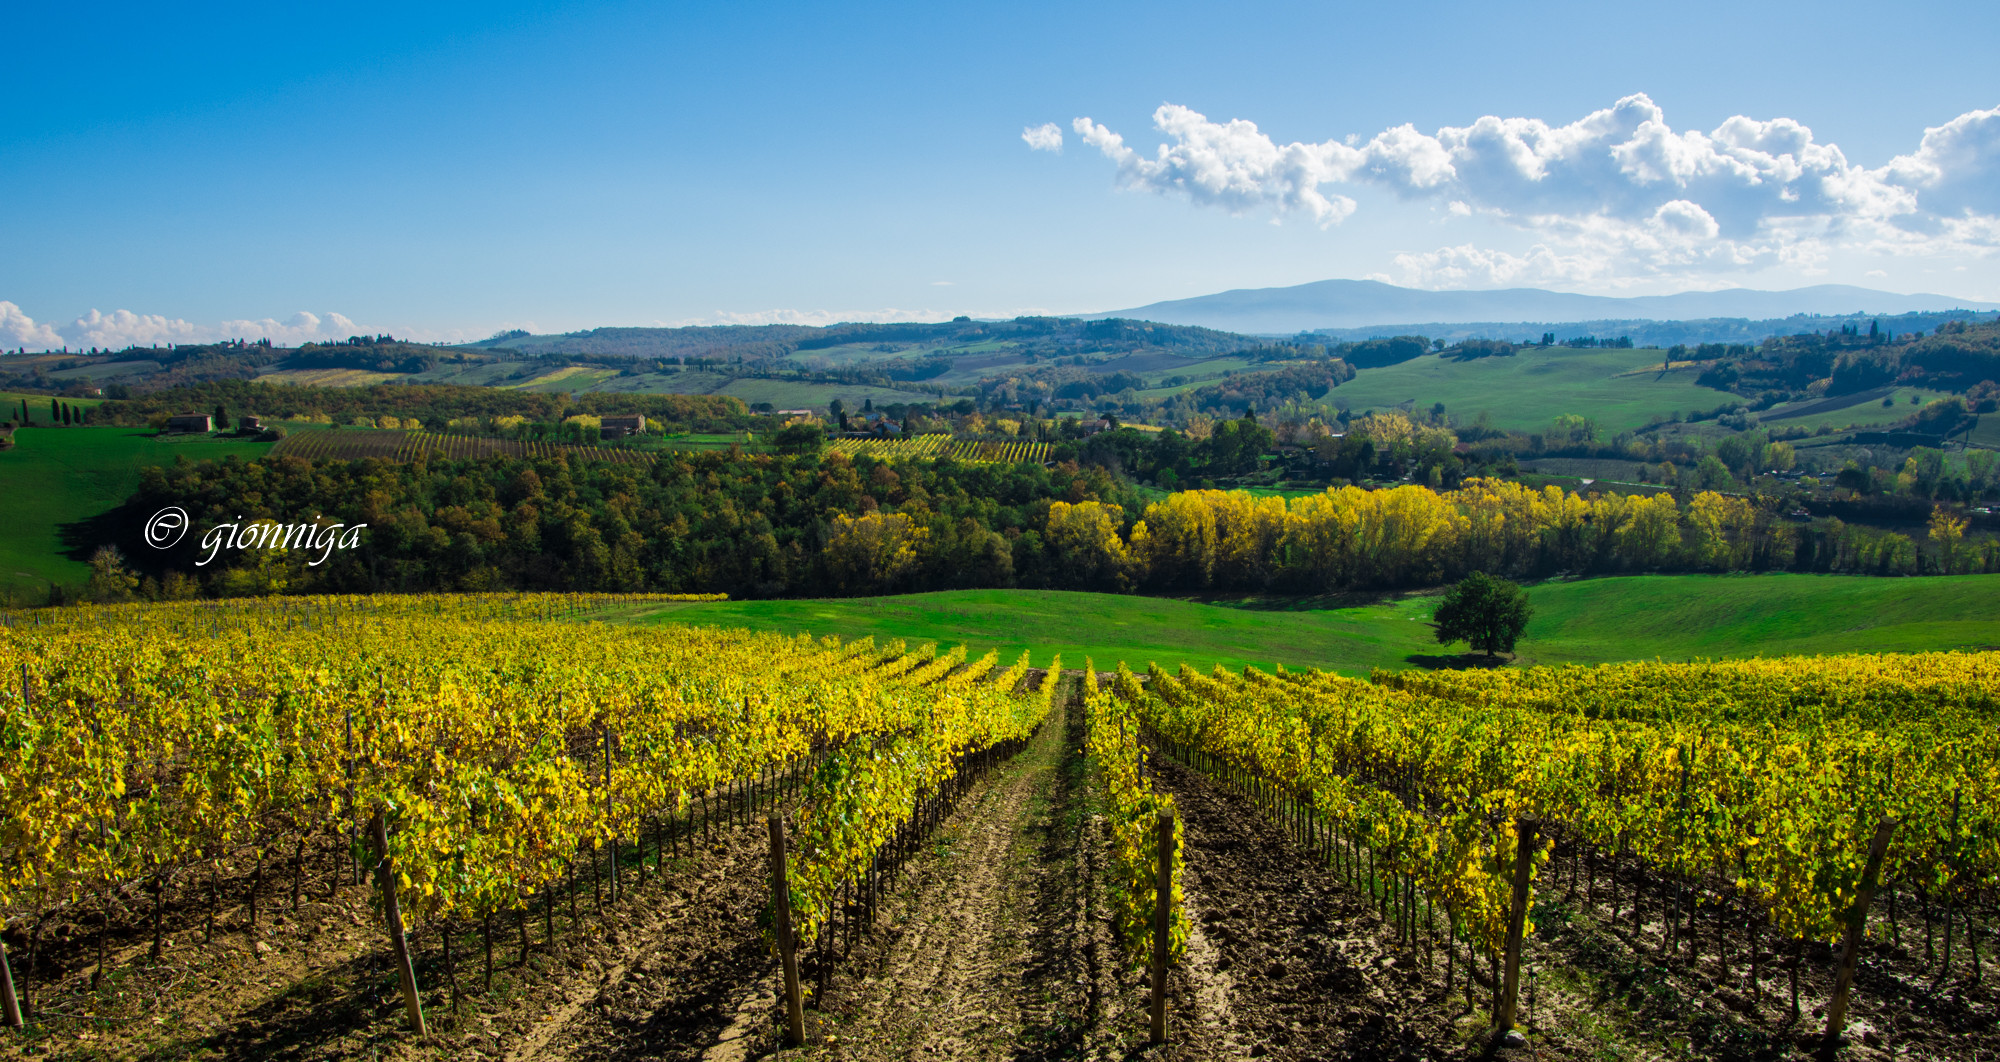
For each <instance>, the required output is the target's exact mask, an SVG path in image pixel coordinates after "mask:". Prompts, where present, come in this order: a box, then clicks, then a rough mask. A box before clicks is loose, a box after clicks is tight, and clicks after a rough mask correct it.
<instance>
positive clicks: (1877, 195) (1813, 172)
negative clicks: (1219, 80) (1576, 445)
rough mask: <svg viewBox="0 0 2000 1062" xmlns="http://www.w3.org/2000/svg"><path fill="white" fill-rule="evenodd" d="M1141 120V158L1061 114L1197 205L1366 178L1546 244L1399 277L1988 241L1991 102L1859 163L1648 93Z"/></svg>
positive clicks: (1130, 169)
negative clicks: (1688, 121)
mask: <svg viewBox="0 0 2000 1062" xmlns="http://www.w3.org/2000/svg"><path fill="white" fill-rule="evenodd" d="M1153 124H1154V127H1155V128H1156V129H1158V130H1159V131H1160V132H1161V133H1162V134H1164V135H1165V137H1166V138H1167V140H1168V142H1167V143H1164V144H1161V145H1160V146H1159V148H1158V149H1157V151H1156V153H1155V154H1154V155H1152V156H1147V155H1145V154H1143V153H1141V152H1140V151H1137V150H1135V149H1133V148H1131V147H1129V146H1127V145H1126V143H1125V140H1124V138H1123V137H1121V136H1120V135H1119V134H1117V133H1115V132H1113V131H1112V130H1110V129H1109V128H1107V127H1105V126H1102V125H1099V124H1097V123H1096V122H1094V121H1092V120H1091V119H1089V118H1078V119H1076V120H1075V122H1074V124H1073V127H1074V128H1075V130H1076V132H1077V134H1078V135H1079V136H1080V137H1082V138H1083V140H1084V142H1085V143H1086V144H1089V145H1090V146H1091V147H1094V148H1096V149H1097V150H1098V151H1099V152H1100V153H1102V154H1103V155H1104V156H1105V157H1106V158H1108V159H1110V160H1111V161H1112V162H1114V163H1116V164H1117V167H1118V183H1119V185H1120V186H1121V187H1125V188H1137V189H1144V190H1149V191H1154V192H1159V193H1163V194H1169V193H1170V194H1175V195H1184V196H1186V197H1187V198H1188V199H1189V200H1190V201H1191V202H1193V203H1195V204H1196V205H1199V206H1214V207H1220V208H1222V209H1225V210H1228V211H1230V212H1231V213H1236V214H1242V213H1247V212H1250V211H1253V210H1269V211H1270V212H1271V213H1272V214H1273V215H1274V216H1275V217H1277V218H1283V217H1287V216H1297V215H1303V216H1305V217H1307V218H1309V219H1311V220H1312V221H1314V222H1316V223H1318V224H1319V225H1321V226H1326V225H1331V224H1335V223H1338V222H1340V221H1342V220H1344V219H1345V218H1347V217H1348V216H1350V215H1351V214H1353V213H1354V211H1355V210H1356V209H1357V205H1356V203H1355V201H1354V200H1353V199H1351V198H1349V197H1348V196H1347V195H1345V194H1342V193H1341V192H1340V190H1339V189H1340V188H1342V187H1346V188H1349V189H1359V188H1361V187H1374V188H1378V189H1382V190H1386V191H1388V192H1390V193H1392V194H1394V195H1396V196H1398V197H1400V198H1405V199H1431V200H1433V201H1438V200H1442V201H1443V202H1444V203H1445V204H1446V210H1445V217H1446V218H1447V219H1452V218H1459V217H1473V216H1477V217H1483V218H1487V219H1489V220H1491V221H1495V222H1498V223H1500V224H1502V225H1505V226H1508V227H1512V228H1516V229H1520V230H1523V231H1526V232H1529V233H1532V234H1534V235H1535V236H1537V237H1538V238H1540V239H1541V240H1542V241H1544V242H1543V243H1541V244H1538V245H1537V247H1536V249H1535V250H1533V251H1530V252H1529V253H1527V254H1525V255H1517V254H1512V253H1507V252H1497V251H1494V252H1486V251H1481V252H1478V253H1476V254H1473V255H1471V256H1470V257H1468V255H1467V253H1466V252H1467V251H1469V250H1476V249H1474V248H1471V247H1470V245H1467V246H1465V247H1452V248H1444V249H1442V250H1439V251H1436V252H1431V253H1429V254H1426V255H1404V256H1401V257H1400V258H1398V259H1397V262H1398V264H1399V267H1401V268H1403V269H1404V270H1405V272H1406V275H1407V276H1409V277H1410V278H1412V279H1419V278H1432V279H1433V280H1434V281H1436V282H1449V281H1450V280H1451V279H1452V278H1461V277H1462V278H1464V281H1465V282H1466V283H1474V282H1482V281H1480V280H1479V279H1478V278H1518V279H1520V280H1522V281H1526V280H1530V279H1532V280H1536V281H1546V280H1565V279H1576V278H1577V277H1579V276H1589V277H1594V278H1598V279H1599V280H1608V279H1610V278H1614V277H1631V276H1653V277H1661V276H1668V275H1678V274H1688V275H1695V274H1709V273H1713V272H1715V271H1722V270H1742V269H1751V268H1758V267H1761V266H1763V265H1769V264H1771V263H1774V262H1787V263H1791V264H1795V265H1801V264H1802V265H1806V266H1811V265H1812V264H1813V263H1816V262H1817V261H1818V260H1820V259H1822V258H1824V257H1825V255H1826V254H1827V251H1828V249H1829V248H1832V247H1858V248H1861V249H1864V250H1866V251H1869V252H1872V253H1877V254H1896V255H1909V254H1933V253H1937V252H1939V251H1956V252H1960V253H1969V254H1973V255H1987V254H1991V253H1993V252H1994V251H1995V250H2000V108H1996V109H1994V110H1989V111H1971V112H1968V113H1966V114H1963V115H1960V116H1959V117H1957V118H1954V119H1953V120H1951V121H1950V122H1947V123H1945V124H1944V125H1942V126H1938V127H1936V128H1932V129H1928V130H1926V131H1925V133H1924V135H1923V138H1922V141H1921V143H1920V144H1919V146H1918V148H1917V150H1916V151H1914V152H1913V153H1911V154H1908V155H1903V156H1898V157H1897V158H1895V159H1893V160H1891V161H1890V162H1889V163H1888V164H1887V165H1885V166H1882V167H1879V168H1874V169H1871V168H1868V167H1865V166H1860V165H1856V164H1854V163H1850V162H1849V161H1848V160H1847V158H1846V156H1845V155H1844V154H1843V153H1842V152H1841V150H1840V148H1839V147H1838V146H1837V145H1834V144H1823V143H1819V142H1818V141H1816V140H1815V139H1814V138H1813V134H1812V130H1811V129H1809V128H1807V127H1806V126H1805V125H1803V124H1802V123H1800V122H1798V121H1795V120H1793V119H1790V118H1776V119H1771V120H1768V121H1760V120H1757V119H1752V118H1747V117H1742V116H1738V117H1734V118H1731V119H1729V120H1728V121H1726V122H1723V123H1722V124H1721V125H1720V126H1717V127H1716V128H1715V129H1714V130H1713V131H1711V132H1709V133H1702V132H1698V131H1692V130H1690V131H1684V132H1682V131H1676V130H1674V129H1673V128H1672V127H1671V126H1670V125H1669V124H1668V123H1667V120H1666V115H1665V113H1664V112H1663V111H1662V110H1661V109H1660V107H1659V106H1658V105H1657V104H1655V103H1654V102H1653V101H1652V100H1651V99H1650V98H1648V97H1647V96H1645V95H1644V94H1635V95H1632V96H1627V97H1625V98H1624V99H1621V100H1619V101H1618V102H1617V103H1616V104H1614V105H1612V106H1611V107H1608V108H1605V109H1603V110H1600V111H1595V112H1593V113H1591V114H1588V115H1585V116H1584V117H1582V118H1580V119H1578V120H1576V121H1574V122H1571V123H1569V124H1567V125H1550V124H1549V123H1547V122H1545V121H1542V120H1541V119H1536V118H1499V117H1493V116H1488V117H1484V118H1480V119H1479V120H1477V121H1475V122H1473V123H1472V124H1470V125H1467V126H1445V127H1443V128H1441V129H1439V130H1437V132H1436V133H1431V134H1427V133H1423V132H1420V131H1418V130H1417V129H1416V128H1415V127H1414V126H1410V125H1401V126H1397V127H1395V128H1392V129H1387V130H1384V131H1382V132H1380V133H1377V134H1375V135H1374V136H1373V137H1372V138H1369V139H1368V140H1367V141H1365V142H1364V141H1362V140H1361V139H1360V138H1359V137H1353V136H1350V137H1347V138H1345V139H1342V140H1327V141H1324V142H1320V143H1305V142H1293V143H1288V144H1279V143H1277V142H1275V141H1273V140H1272V139H1271V138H1270V137H1269V136H1267V135H1265V134H1264V133H1262V132H1261V131H1259V130H1258V128H1257V126H1256V125H1255V124H1254V123H1252V122H1249V121H1245V120H1242V119H1236V120H1232V121H1230V122H1227V123H1216V122H1211V121H1209V120H1208V119H1207V118H1206V117H1204V116H1203V115H1201V114H1198V113H1196V112H1194V111H1192V110H1189V109H1188V108H1186V107H1182V106H1178V105H1175V104H1167V105H1164V106H1162V107H1160V108H1159V109H1158V110H1157V111H1155V112H1154V114H1153ZM1490 282H1504V280H1492V281H1490Z"/></svg>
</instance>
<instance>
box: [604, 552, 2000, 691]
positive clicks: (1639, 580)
mask: <svg viewBox="0 0 2000 1062" xmlns="http://www.w3.org/2000/svg"><path fill="white" fill-rule="evenodd" d="M1996 591H2000V576H1992V575H1966V576H1940V577H1930V578H1918V579H1878V578H1871V577H1868V576H1842V575H1791V574H1780V575H1658V576H1629V577H1621V578H1609V579H1587V580H1579V581H1576V582H1560V583H1543V584H1540V585H1537V586H1533V587H1530V588H1529V594H1530V597H1531V599H1532V600H1533V602H1534V606H1535V618H1534V619H1533V621H1531V622H1530V624H1529V626H1528V634H1527V637H1526V638H1525V639H1523V641H1522V643H1521V645H1520V646H1519V650H1520V653H1519V657H1518V661H1517V662H1518V663H1519V664H1521V665H1523V666H1526V665H1533V664H1599V663H1609V662H1613V661H1619V660H1648V659H1653V658H1655V657H1659V658H1663V659H1668V660H1680V659H1687V658H1690V657H1716V658H1719V657H1739V656H1780V655H1792V654H1811V653H1837V652H1875V651H1917V650H1929V649H1966V648H1995V647H2000V593H1996ZM1321 604H1322V603H1320V602H1315V601H1312V600H1305V601H1299V600H1290V599H1269V598H1256V597H1244V598H1237V599H1218V600H1215V601H1212V602H1206V603H1205V602H1196V601H1183V600H1173V599H1163V598H1150V597H1134V596H1123V595H1116V594H1090V593H1075V592H1065V591H1054V590H956V591H945V592H940V593H930V594H909V595H904V596H898V597H875V598H824V599H812V600H785V601H721V602H709V603H703V604H683V605H667V606H654V607H649V608H646V609H634V610H629V611H623V610H621V611H619V612H616V613H614V614H612V615H610V616H608V617H607V618H611V619H616V620H621V621H626V622H637V623H700V624H713V625H717V626H726V627H748V628H751V629H753V630H771V631H787V632H800V631H809V632H811V633H812V634H814V635H826V634H836V635H839V636H840V637H842V638H859V637H862V636H864V635H873V636H874V637H875V638H876V640H877V641H884V640H888V639H892V638H905V639H908V640H910V641H911V642H913V643H916V642H925V641H935V642H939V643H940V644H943V645H956V644H959V643H966V644H968V645H969V646H971V648H972V650H973V651H974V652H975V653H983V652H985V651H986V650H987V649H990V648H998V649H999V650H1000V652H1001V655H1002V656H1003V657H1005V658H1006V659H1008V660H1010V661H1011V660H1012V659H1013V658H1014V657H1015V656H1017V655H1018V654H1019V653H1020V652H1021V650H1023V649H1027V650H1030V651H1031V652H1032V653H1033V659H1034V660H1035V662H1036V663H1038V664H1046V663H1047V662H1048V657H1049V654H1050V653H1051V652H1059V653H1061V654H1062V657H1063V663H1064V664H1065V666H1072V667H1073V666H1077V665H1079V664H1081V663H1082V662H1083V658H1084V656H1086V655H1088V656H1090V657H1092V658H1093V659H1094V660H1095V662H1096V663H1097V664H1098V665H1100V666H1101V667H1105V668H1109V667H1112V666H1114V665H1115V664H1116V663H1117V662H1118V661H1120V660H1123V661H1125V662H1127V663H1128V664H1130V665H1132V666H1133V667H1134V668H1135V669H1139V668H1143V667H1144V665H1145V663H1146V662H1147V661H1149V660H1151V661H1158V662H1160V663H1161V664H1163V665H1166V666H1173V665H1176V664H1178V663H1180V662H1182V661H1185V662H1187V663H1189V664H1191V665H1193V666H1195V667H1199V668H1204V669H1205V668H1208V667H1211V666H1213V665H1216V664H1220V665H1222V666H1224V667H1228V668H1240V667H1243V666H1244V665H1246V664H1247V665H1255V666H1258V667H1263V668H1269V667H1271V666H1272V665H1273V664H1279V663H1282V664H1284V665H1286V666H1288V667H1317V668H1325V669H1329V670H1334V671H1340V672H1343V673H1346V674H1350V675H1365V674H1366V673H1367V672H1368V671H1369V669H1371V668H1377V667H1380V668H1402V667H1411V666H1422V665H1426V664H1436V663H1439V662H1441V659H1440V658H1441V657H1447V656H1450V655H1452V654H1454V653H1456V652H1457V651H1458V649H1459V648H1462V647H1455V648H1446V647H1443V646H1440V645H1438V644H1437V642H1436V640H1435V638H1434V637H1433V635H1432V633H1431V628H1430V626H1429V623H1428V620H1429V618H1430V613H1431V609H1432V608H1433V607H1434V605H1435V597H1434V596H1433V595H1429V594H1412V595H1405V596H1399V597H1385V598H1383V599H1380V600H1378V601H1374V602H1372V603H1363V604H1327V605H1326V606H1325V607H1320V606H1321Z"/></svg>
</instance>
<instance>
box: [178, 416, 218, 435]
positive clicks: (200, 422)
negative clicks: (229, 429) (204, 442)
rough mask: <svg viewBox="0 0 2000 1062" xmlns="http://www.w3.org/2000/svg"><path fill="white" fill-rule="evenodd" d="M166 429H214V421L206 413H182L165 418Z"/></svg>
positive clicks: (182, 430) (180, 430) (181, 430)
mask: <svg viewBox="0 0 2000 1062" xmlns="http://www.w3.org/2000/svg"><path fill="white" fill-rule="evenodd" d="M167 430H168V431H170V432H184V431H214V430H215V423H214V421H213V420H212V419H211V418H210V417H209V415H208V414H206V413H182V414H180V415H179V416H176V417H168V418H167Z"/></svg>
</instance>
